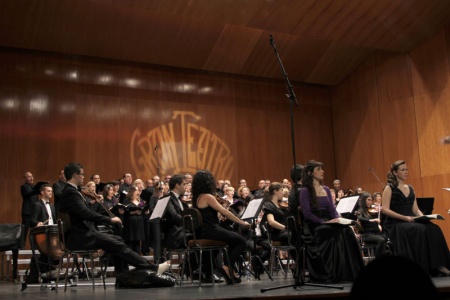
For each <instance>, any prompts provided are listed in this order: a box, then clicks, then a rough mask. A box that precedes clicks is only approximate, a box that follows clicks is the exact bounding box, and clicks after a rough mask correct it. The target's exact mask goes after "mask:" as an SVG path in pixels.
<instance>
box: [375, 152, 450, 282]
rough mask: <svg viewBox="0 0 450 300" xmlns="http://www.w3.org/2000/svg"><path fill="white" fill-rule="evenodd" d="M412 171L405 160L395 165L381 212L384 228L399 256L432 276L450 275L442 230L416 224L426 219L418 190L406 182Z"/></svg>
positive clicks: (384, 192) (427, 223) (430, 223)
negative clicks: (418, 201)
mask: <svg viewBox="0 0 450 300" xmlns="http://www.w3.org/2000/svg"><path fill="white" fill-rule="evenodd" d="M407 177H408V168H407V166H406V162H405V161H404V160H398V161H396V162H394V163H393V164H392V166H391V169H390V171H389V173H388V175H387V180H388V185H387V186H386V187H385V188H384V191H383V206H382V208H381V211H382V212H383V214H385V215H386V218H385V220H384V223H383V225H384V228H385V230H386V232H387V234H388V237H389V238H390V240H391V241H392V243H393V245H394V251H395V252H396V253H397V254H398V255H403V256H406V257H409V258H410V259H412V260H414V261H416V262H418V263H419V265H420V266H421V267H422V268H423V269H424V270H425V271H426V272H428V273H429V274H430V275H442V276H450V271H449V267H450V255H449V249H448V246H447V242H446V241H445V237H444V234H443V233H442V230H441V228H440V227H439V226H438V225H436V224H434V223H432V222H430V221H424V222H422V221H420V222H415V221H414V219H413V217H415V216H422V215H423V214H422V212H421V211H420V209H419V207H418V206H417V201H416V195H415V194H414V189H413V188H412V187H411V186H410V185H408V184H406V183H405V180H406V179H407Z"/></svg>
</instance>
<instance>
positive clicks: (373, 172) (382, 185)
mask: <svg viewBox="0 0 450 300" xmlns="http://www.w3.org/2000/svg"><path fill="white" fill-rule="evenodd" d="M369 172H370V173H372V175H373V176H374V177H375V178H376V179H377V181H378V182H379V183H380V184H381V189H382V190H383V189H384V187H385V185H384V184H383V182H381V180H380V178H378V176H377V174H375V170H374V169H373V168H369Z"/></svg>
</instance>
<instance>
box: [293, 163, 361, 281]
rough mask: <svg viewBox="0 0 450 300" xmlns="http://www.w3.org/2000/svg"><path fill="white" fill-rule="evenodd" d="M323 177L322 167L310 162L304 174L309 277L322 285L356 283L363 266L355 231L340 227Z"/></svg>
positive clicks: (302, 198) (303, 191)
mask: <svg viewBox="0 0 450 300" xmlns="http://www.w3.org/2000/svg"><path fill="white" fill-rule="evenodd" d="M323 174H324V171H323V164H322V163H321V162H317V161H315V160H310V161H308V163H307V164H306V165H305V167H304V168H303V172H302V184H303V186H304V187H303V188H302V190H301V192H300V207H301V209H302V214H303V219H304V225H303V232H302V238H303V241H304V242H305V246H306V266H307V269H308V271H309V277H310V280H311V281H313V282H323V283H333V282H334V283H335V282H343V281H353V280H354V279H355V278H356V276H357V275H358V273H359V272H360V270H361V269H362V268H363V267H364V261H363V259H362V255H361V248H360V246H359V243H358V241H357V240H356V237H355V234H354V232H353V230H352V228H350V226H348V225H341V224H338V218H339V217H340V215H339V213H338V212H337V211H336V208H335V206H334V205H333V202H332V200H331V194H330V190H329V188H328V187H327V186H324V185H322V180H323V178H324V176H323ZM327 221H328V222H327ZM330 222H331V223H330Z"/></svg>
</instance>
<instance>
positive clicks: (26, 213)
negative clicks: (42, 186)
mask: <svg viewBox="0 0 450 300" xmlns="http://www.w3.org/2000/svg"><path fill="white" fill-rule="evenodd" d="M23 177H24V178H25V182H24V184H22V186H21V187H20V193H21V194H22V224H23V225H24V227H23V238H24V241H26V240H27V235H28V229H30V222H31V214H32V213H33V208H34V203H36V202H37V201H38V198H37V196H36V195H38V194H39V191H36V190H35V189H33V181H34V178H33V174H31V172H26V173H25V175H24V176H23Z"/></svg>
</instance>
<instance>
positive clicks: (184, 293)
mask: <svg viewBox="0 0 450 300" xmlns="http://www.w3.org/2000/svg"><path fill="white" fill-rule="evenodd" d="M273 279H274V280H273V281H271V280H270V279H269V278H268V276H267V275H262V276H261V280H255V279H253V278H252V279H251V280H250V281H245V280H244V281H243V282H242V283H241V284H238V285H232V286H227V285H226V284H225V283H220V284H216V285H215V286H213V285H212V284H202V287H200V288H199V287H198V281H194V284H191V283H190V282H183V285H182V286H178V285H175V286H174V287H169V288H148V289H116V288H115V287H114V282H115V278H114V277H108V278H107V283H108V285H107V287H106V290H104V289H103V287H102V286H101V285H99V286H97V287H96V289H95V291H93V290H92V283H91V282H90V281H81V280H80V281H79V285H78V286H77V287H68V288H67V292H64V286H61V285H60V288H59V291H58V293H56V291H55V290H54V289H52V288H51V286H50V285H48V286H46V287H45V286H41V285H28V286H27V288H26V289H25V290H23V291H21V289H22V284H21V283H20V282H11V281H0V295H1V298H2V299H8V300H10V299H27V300H38V299H39V300H41V299H49V300H51V299H61V298H63V299H65V300H72V299H81V298H84V300H87V299H93V298H94V297H95V299H105V300H106V299H107V300H131V299H133V300H134V299H146V300H152V299H155V300H156V299H158V300H160V299H179V300H182V299H345V298H346V297H347V296H348V294H349V292H350V290H351V287H352V284H351V283H344V284H342V286H343V289H342V290H340V289H334V288H324V287H313V286H306V285H304V286H301V287H297V288H294V284H295V282H294V280H293V278H292V277H290V278H289V277H288V278H285V277H284V275H282V274H281V273H279V274H274V277H273ZM96 282H97V283H100V282H101V280H100V279H97V280H96ZM433 282H434V283H435V285H436V287H437V288H438V289H439V291H440V292H441V294H442V296H443V299H450V277H438V278H433ZM285 285H287V287H283V288H279V289H273V290H268V291H266V292H261V289H264V288H273V287H280V286H285Z"/></svg>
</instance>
